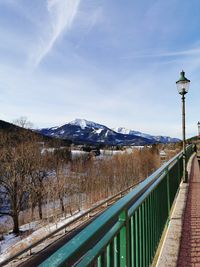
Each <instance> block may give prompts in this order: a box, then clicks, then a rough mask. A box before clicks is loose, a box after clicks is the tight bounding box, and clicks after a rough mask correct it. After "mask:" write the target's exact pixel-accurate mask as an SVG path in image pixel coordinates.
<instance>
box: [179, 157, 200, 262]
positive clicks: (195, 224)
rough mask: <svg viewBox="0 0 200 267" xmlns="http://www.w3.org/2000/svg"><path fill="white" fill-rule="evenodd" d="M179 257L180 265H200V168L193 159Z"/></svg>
mask: <svg viewBox="0 0 200 267" xmlns="http://www.w3.org/2000/svg"><path fill="white" fill-rule="evenodd" d="M189 183H190V184H189V192H188V198H187V204H186V210H185V214H184V218H183V229H182V237H181V245H180V252H179V259H178V264H177V266H178V267H190V266H195V267H196V266H199V267H200V170H199V164H198V161H197V159H196V158H195V159H194V161H193V167H192V172H191V177H190V181H189Z"/></svg>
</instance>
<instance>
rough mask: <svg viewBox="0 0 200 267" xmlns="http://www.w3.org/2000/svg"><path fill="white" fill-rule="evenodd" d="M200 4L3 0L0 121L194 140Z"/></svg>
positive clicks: (158, 0)
mask: <svg viewBox="0 0 200 267" xmlns="http://www.w3.org/2000/svg"><path fill="white" fill-rule="evenodd" d="M199 10H200V1H199V0H190V1H182V0H168V1H163V0H135V1H133V0H117V1H116V0H34V1H33V0H0V119H2V120H6V121H10V122H12V121H14V120H16V119H18V118H19V117H21V116H26V117H27V118H28V120H29V121H31V122H32V123H33V124H34V127H35V128H44V127H52V126H59V125H63V124H65V123H68V122H70V121H72V120H74V119H75V118H82V119H87V120H90V121H94V122H97V123H100V124H104V125H106V126H108V127H110V128H115V127H126V128H129V129H133V130H137V131H142V132H145V133H149V134H154V135H169V136H173V137H181V134H182V131H181V96H180V95H179V94H178V92H177V89H176V81H177V80H178V79H179V77H180V71H181V70H184V71H185V73H186V77H187V78H188V79H190V80H191V84H190V88H189V92H188V94H187V95H186V137H191V136H194V135H197V122H198V121H200V115H199V114H200V113H199V101H200V89H199V88H200V75H199V74H200V29H199V25H200V16H199Z"/></svg>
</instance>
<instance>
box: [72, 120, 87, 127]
mask: <svg viewBox="0 0 200 267" xmlns="http://www.w3.org/2000/svg"><path fill="white" fill-rule="evenodd" d="M87 123H88V121H87V120H85V119H75V120H73V121H71V122H69V124H71V125H76V126H79V127H81V129H85V128H86V127H87Z"/></svg>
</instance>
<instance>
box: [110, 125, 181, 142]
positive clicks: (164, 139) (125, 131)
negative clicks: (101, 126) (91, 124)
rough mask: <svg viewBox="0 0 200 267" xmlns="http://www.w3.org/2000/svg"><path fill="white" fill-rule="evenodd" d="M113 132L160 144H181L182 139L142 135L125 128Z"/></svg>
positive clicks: (115, 129)
mask: <svg viewBox="0 0 200 267" xmlns="http://www.w3.org/2000/svg"><path fill="white" fill-rule="evenodd" d="M113 130H114V131H115V132H117V133H122V134H130V135H136V136H140V137H144V138H147V139H150V140H154V141H156V142H158V143H176V142H180V139H178V138H171V137H169V136H154V135H150V134H145V133H141V132H138V131H134V130H130V129H126V128H124V127H119V128H114V129H113Z"/></svg>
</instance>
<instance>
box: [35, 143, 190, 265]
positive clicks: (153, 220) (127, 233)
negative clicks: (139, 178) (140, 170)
mask: <svg viewBox="0 0 200 267" xmlns="http://www.w3.org/2000/svg"><path fill="white" fill-rule="evenodd" d="M192 153H193V146H189V147H187V159H189V157H190V156H191V154H192ZM182 175H183V163H182V152H181V153H179V154H178V155H177V156H175V157H174V158H172V159H171V160H170V161H168V162H167V163H166V164H164V165H163V166H162V167H161V168H159V169H158V170H157V171H155V172H154V173H153V174H152V175H151V176H149V177H148V178H147V179H145V180H144V181H143V182H141V183H140V184H139V185H138V186H137V187H136V188H134V189H133V190H132V191H131V192H130V193H128V194H127V195H126V196H124V197H123V198H122V199H120V200H119V201H117V202H116V203H115V204H114V205H113V206H111V207H110V208H108V209H107V210H106V211H105V212H104V213H103V214H102V215H100V216H99V217H98V218H97V219H96V220H95V221H93V222H92V223H91V224H90V225H88V226H87V227H86V228H85V229H84V230H82V231H81V232H80V233H79V234H77V235H76V236H75V237H74V238H73V239H71V240H70V241H69V242H68V243H67V244H65V245H64V246H63V247H61V248H60V249H58V250H57V251H56V252H55V253H54V254H52V255H51V256H50V257H49V258H48V259H47V260H46V261H44V262H43V263H42V264H40V267H45V266H48V267H49V266H79V267H83V266H95V267H96V266H98V267H105V266H108V267H110V266H114V267H125V266H136V267H140V266H142V267H143V266H150V265H151V263H152V261H153V258H154V255H155V252H156V249H157V247H158V244H159V241H160V238H161V235H162V233H163V229H164V227H165V226H166V225H167V223H168V222H169V216H170V210H171V207H172V204H173V202H174V199H175V196H176V194H177V192H178V190H179V184H180V181H181V178H182Z"/></svg>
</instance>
